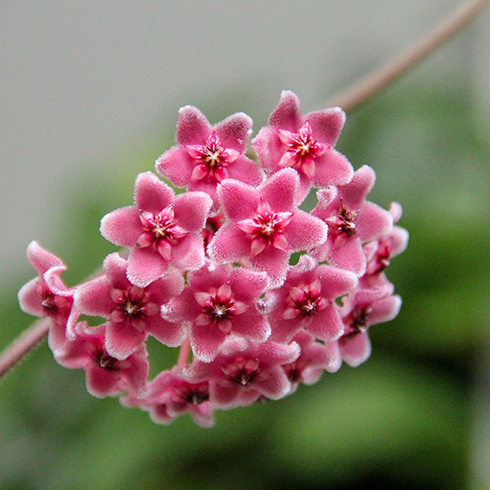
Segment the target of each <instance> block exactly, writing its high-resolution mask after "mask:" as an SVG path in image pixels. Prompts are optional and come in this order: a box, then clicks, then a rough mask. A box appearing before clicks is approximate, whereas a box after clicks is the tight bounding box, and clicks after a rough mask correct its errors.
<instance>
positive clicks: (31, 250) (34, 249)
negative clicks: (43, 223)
mask: <svg viewBox="0 0 490 490" xmlns="http://www.w3.org/2000/svg"><path fill="white" fill-rule="evenodd" d="M26 255H27V260H28V261H29V263H30V264H31V265H32V267H34V269H36V271H37V272H38V273H39V275H41V276H42V275H43V274H44V273H45V272H46V271H47V270H48V269H50V268H51V267H58V266H62V265H63V262H62V261H61V259H59V258H58V257H56V255H53V254H52V253H51V252H48V251H47V250H45V249H44V248H42V247H41V246H40V245H39V244H38V243H37V242H36V241H32V242H31V243H29V245H28V246H27V251H26Z"/></svg>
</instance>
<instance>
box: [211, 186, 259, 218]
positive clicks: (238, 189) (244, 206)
mask: <svg viewBox="0 0 490 490" xmlns="http://www.w3.org/2000/svg"><path fill="white" fill-rule="evenodd" d="M218 198H219V201H220V203H221V205H222V206H223V208H224V211H225V213H226V215H227V216H228V217H229V218H230V219H231V220H233V221H241V220H244V219H247V218H252V217H253V216H255V211H256V209H257V206H258V204H259V196H258V193H257V190H256V189H255V188H254V187H251V186H249V185H247V184H244V183H243V182H240V181H239V180H234V179H226V180H224V181H223V182H222V183H221V184H220V185H219V186H218Z"/></svg>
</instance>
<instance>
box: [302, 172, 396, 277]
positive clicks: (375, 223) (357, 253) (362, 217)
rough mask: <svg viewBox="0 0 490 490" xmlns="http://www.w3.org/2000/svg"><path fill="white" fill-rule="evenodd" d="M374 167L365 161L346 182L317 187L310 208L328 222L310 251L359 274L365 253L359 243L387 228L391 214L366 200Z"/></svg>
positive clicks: (363, 265)
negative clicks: (322, 238) (324, 234)
mask: <svg viewBox="0 0 490 490" xmlns="http://www.w3.org/2000/svg"><path fill="white" fill-rule="evenodd" d="M375 179H376V176H375V174H374V170H372V169H371V168H370V167H368V166H366V165H364V166H363V167H361V168H360V169H359V170H357V171H356V172H355V173H354V177H353V178H352V181H351V182H349V183H348V184H347V185H344V186H339V187H331V188H329V189H322V190H320V191H318V193H317V197H318V204H317V206H316V207H315V209H313V211H312V212H311V214H312V215H314V216H317V217H318V218H321V219H322V220H323V221H324V222H325V223H326V224H327V225H328V237H327V241H326V242H325V243H324V244H322V245H320V246H319V247H316V248H315V249H314V250H313V251H312V255H313V256H314V257H316V258H317V259H318V261H320V262H322V261H324V260H328V262H329V263H331V264H332V265H335V266H337V267H341V268H342V269H346V270H349V271H352V272H354V273H356V274H357V275H358V276H362V275H363V274H364V272H365V270H366V256H365V254H364V252H363V250H362V244H363V243H365V242H368V241H370V240H375V239H377V238H379V237H381V236H383V235H386V234H387V233H389V232H390V230H391V228H392V218H391V215H390V213H389V212H388V211H385V210H384V209H382V208H380V207H379V206H378V205H376V204H373V203H371V202H368V201H366V200H365V198H366V196H367V195H368V194H369V191H370V190H371V189H372V187H373V186H374V181H375Z"/></svg>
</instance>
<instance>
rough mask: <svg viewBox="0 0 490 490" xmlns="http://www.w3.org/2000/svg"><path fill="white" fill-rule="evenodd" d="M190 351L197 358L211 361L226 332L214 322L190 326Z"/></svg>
mask: <svg viewBox="0 0 490 490" xmlns="http://www.w3.org/2000/svg"><path fill="white" fill-rule="evenodd" d="M190 335H191V347H192V352H193V353H194V356H195V357H196V359H197V360H199V361H202V362H211V361H213V360H214V359H215V358H216V354H217V351H218V348H219V347H220V346H221V344H222V343H223V342H224V340H225V339H226V334H225V333H223V332H222V331H221V329H220V328H219V327H218V326H217V325H214V324H209V325H198V324H197V323H194V324H193V325H192V326H191V328H190Z"/></svg>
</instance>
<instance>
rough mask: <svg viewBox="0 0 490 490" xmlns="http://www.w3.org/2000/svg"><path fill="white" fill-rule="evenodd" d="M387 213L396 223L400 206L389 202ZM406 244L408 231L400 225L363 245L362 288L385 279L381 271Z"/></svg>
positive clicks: (400, 210) (399, 214)
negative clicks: (364, 256)
mask: <svg viewBox="0 0 490 490" xmlns="http://www.w3.org/2000/svg"><path fill="white" fill-rule="evenodd" d="M389 213H390V214H391V216H392V219H393V224H395V223H397V222H398V220H399V219H400V217H401V214H402V208H401V206H400V205H399V204H398V203H396V202H394V203H391V206H390V210H389ZM407 245H408V232H407V230H405V229H404V228H401V227H400V226H393V228H392V229H391V230H390V232H389V233H388V234H387V235H384V236H382V237H380V238H379V239H378V240H375V241H372V242H369V243H367V244H366V245H364V247H363V250H364V253H365V255H366V259H367V265H366V273H365V274H364V276H363V277H362V279H361V281H362V284H363V287H364V288H369V287H373V286H374V285H375V284H376V283H377V282H379V280H380V279H381V280H382V281H383V280H386V278H385V277H384V274H383V271H384V270H385V269H386V268H387V267H388V266H389V265H390V261H391V259H392V258H393V257H396V256H397V255H399V254H401V253H402V252H403V251H404V250H405V249H406V248H407Z"/></svg>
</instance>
